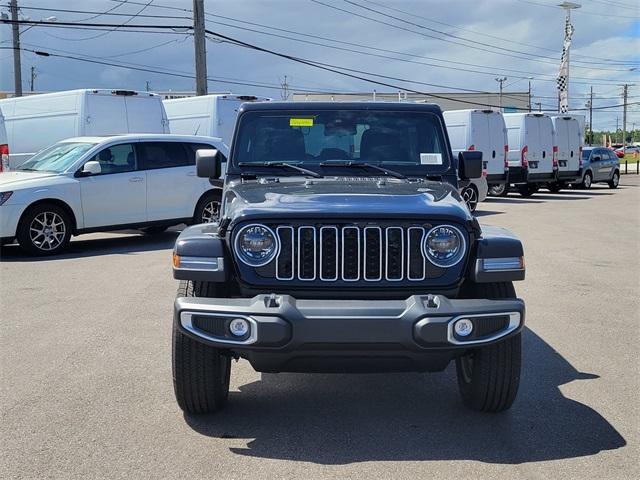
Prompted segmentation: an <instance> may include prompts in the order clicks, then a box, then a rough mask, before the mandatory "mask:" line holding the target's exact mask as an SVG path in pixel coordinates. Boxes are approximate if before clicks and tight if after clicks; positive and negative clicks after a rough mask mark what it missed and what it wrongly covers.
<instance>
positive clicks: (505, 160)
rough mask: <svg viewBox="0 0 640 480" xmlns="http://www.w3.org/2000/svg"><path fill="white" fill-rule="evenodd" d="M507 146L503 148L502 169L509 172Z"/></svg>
mask: <svg viewBox="0 0 640 480" xmlns="http://www.w3.org/2000/svg"><path fill="white" fill-rule="evenodd" d="M508 156H509V145H505V146H504V169H505V170H509V160H508Z"/></svg>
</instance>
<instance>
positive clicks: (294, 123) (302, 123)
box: [289, 118, 313, 127]
mask: <svg viewBox="0 0 640 480" xmlns="http://www.w3.org/2000/svg"><path fill="white" fill-rule="evenodd" d="M289 126H290V127H313V118H290V119H289Z"/></svg>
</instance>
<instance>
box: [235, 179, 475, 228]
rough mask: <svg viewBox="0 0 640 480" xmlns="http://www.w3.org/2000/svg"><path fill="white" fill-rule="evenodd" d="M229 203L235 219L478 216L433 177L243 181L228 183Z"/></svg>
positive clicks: (466, 218)
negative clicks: (427, 179) (407, 179)
mask: <svg viewBox="0 0 640 480" xmlns="http://www.w3.org/2000/svg"><path fill="white" fill-rule="evenodd" d="M224 202H225V207H224V208H225V212H224V216H225V217H228V218H230V220H231V221H232V223H237V222H239V221H244V220H254V219H255V220H259V219H270V220H281V219H284V218H314V219H317V220H321V219H324V218H344V219H352V220H358V219H361V218H367V219H383V218H384V219H393V218H420V219H442V220H449V221H454V222H459V223H465V222H468V221H473V220H474V218H473V216H472V215H471V213H470V212H469V210H468V208H467V206H466V204H465V203H464V201H463V200H462V198H461V197H460V195H459V194H458V192H457V191H456V190H455V188H453V187H452V186H451V185H449V184H448V183H440V182H431V181H424V182H406V181H404V180H396V179H378V178H373V177H355V178H347V177H334V178H323V179H313V180H305V179H301V178H299V177H284V178H282V177H281V178H280V179H279V181H276V182H273V181H271V182H270V181H265V180H258V181H250V182H246V181H245V182H240V181H238V182H232V183H230V184H229V186H228V188H227V191H226V195H225V199H224Z"/></svg>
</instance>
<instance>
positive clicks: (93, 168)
mask: <svg viewBox="0 0 640 480" xmlns="http://www.w3.org/2000/svg"><path fill="white" fill-rule="evenodd" d="M101 172H102V167H101V166H100V162H96V161H95V160H91V161H90V162H87V163H85V164H84V166H83V167H82V173H83V174H84V175H98V174H100V173H101Z"/></svg>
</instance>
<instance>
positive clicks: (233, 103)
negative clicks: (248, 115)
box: [214, 96, 244, 145]
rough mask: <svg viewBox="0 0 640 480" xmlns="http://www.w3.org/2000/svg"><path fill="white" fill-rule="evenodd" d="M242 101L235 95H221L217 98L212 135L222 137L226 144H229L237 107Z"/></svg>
mask: <svg viewBox="0 0 640 480" xmlns="http://www.w3.org/2000/svg"><path fill="white" fill-rule="evenodd" d="M243 103H244V101H243V100H239V99H238V98H236V97H226V96H225V97H221V98H219V99H218V105H217V107H218V108H217V112H216V113H217V115H216V125H215V130H214V136H215V137H220V138H222V141H223V142H224V143H226V144H227V145H231V137H232V136H233V129H234V128H235V126H236V119H237V118H238V109H239V108H240V105H242V104H243Z"/></svg>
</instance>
